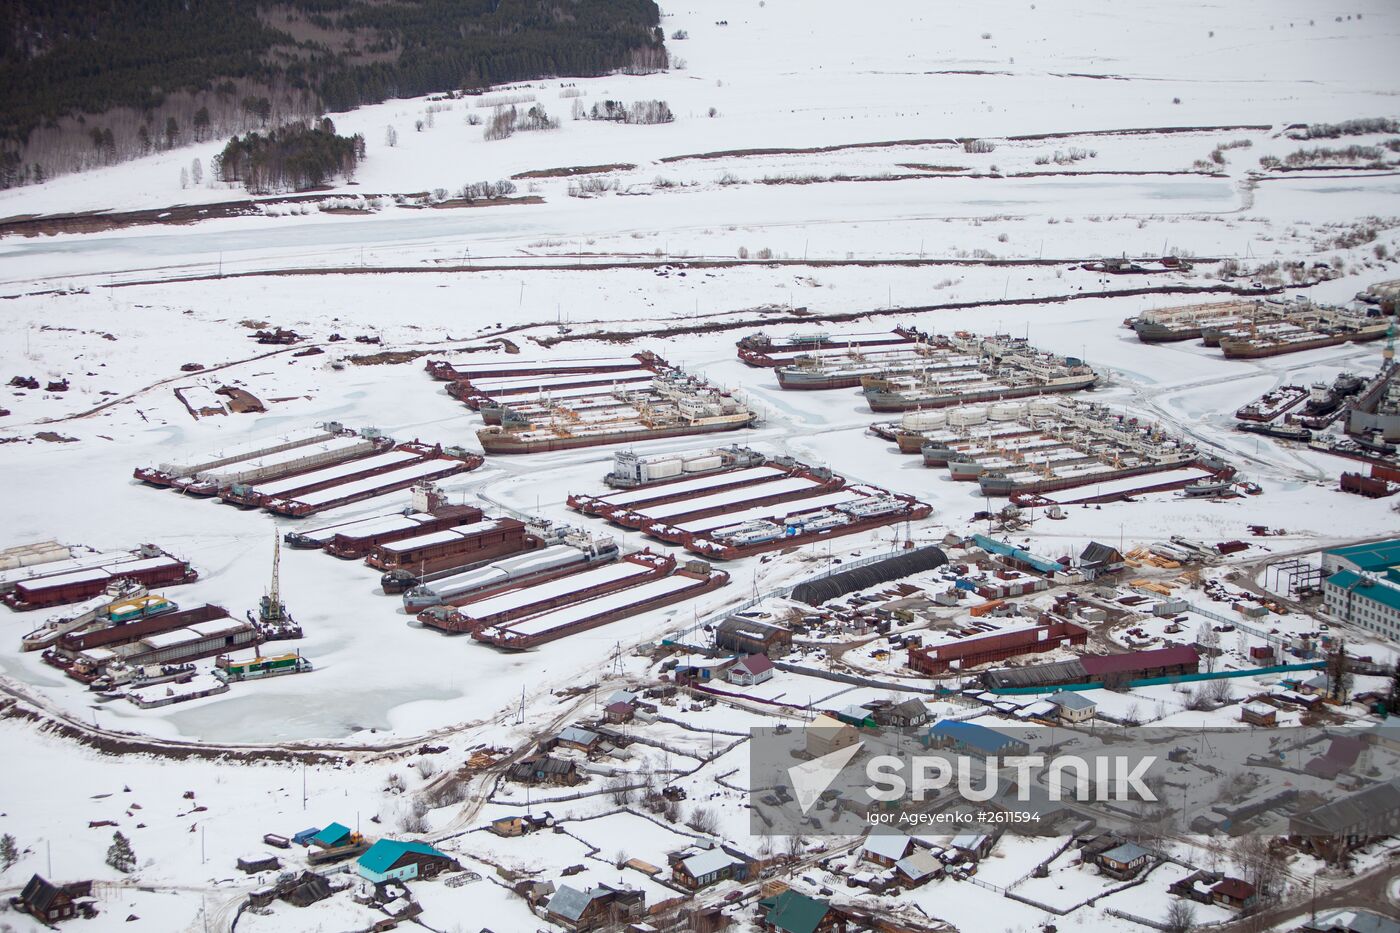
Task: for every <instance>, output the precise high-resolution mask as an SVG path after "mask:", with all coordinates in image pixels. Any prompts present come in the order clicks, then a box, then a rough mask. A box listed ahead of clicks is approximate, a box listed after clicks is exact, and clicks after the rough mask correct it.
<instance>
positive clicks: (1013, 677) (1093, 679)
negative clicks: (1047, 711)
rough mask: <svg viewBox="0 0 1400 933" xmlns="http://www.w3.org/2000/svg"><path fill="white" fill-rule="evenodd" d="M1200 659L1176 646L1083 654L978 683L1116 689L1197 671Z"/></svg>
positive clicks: (1004, 670) (999, 686) (994, 674)
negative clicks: (1082, 685) (1113, 687)
mask: <svg viewBox="0 0 1400 933" xmlns="http://www.w3.org/2000/svg"><path fill="white" fill-rule="evenodd" d="M1200 665H1201V656H1200V655H1199V654H1197V653H1196V649H1195V648H1192V647H1189V646H1185V645H1177V646H1175V647H1172V648H1157V649H1154V650H1152V651H1134V652H1130V653H1128V654H1109V655H1085V656H1084V657H1081V658H1076V659H1075V660H1073V661H1055V662H1052V663H1050V664H1034V665H1031V666H1029V667H1006V668H1000V669H998V670H995V671H987V672H986V673H985V674H983V675H982V682H983V683H984V684H985V685H986V686H987V689H989V690H1014V689H1026V688H1044V687H1059V686H1072V685H1075V684H1100V685H1102V686H1105V687H1112V686H1119V685H1122V684H1125V683H1127V682H1129V681H1133V680H1145V679H1148V678H1154V677H1179V676H1181V675H1184V674H1195V673H1197V672H1198V671H1199V670H1200Z"/></svg>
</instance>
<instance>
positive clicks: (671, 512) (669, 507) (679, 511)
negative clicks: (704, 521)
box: [603, 471, 846, 529]
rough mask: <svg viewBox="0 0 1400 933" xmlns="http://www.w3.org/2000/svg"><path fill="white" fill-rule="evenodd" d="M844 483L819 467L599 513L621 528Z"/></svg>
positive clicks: (799, 494) (717, 512) (753, 504)
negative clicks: (815, 470) (813, 471)
mask: <svg viewBox="0 0 1400 933" xmlns="http://www.w3.org/2000/svg"><path fill="white" fill-rule="evenodd" d="M845 485H846V481H845V479H844V478H843V477H840V476H834V475H832V474H831V473H830V472H827V471H822V474H821V475H804V474H802V473H794V474H792V475H790V476H783V477H780V478H776V479H770V480H768V481H766V482H760V483H754V484H752V485H746V486H741V487H738V488H736V489H726V490H721V491H719V492H714V493H711V494H709V495H704V496H699V497H695V498H682V499H678V500H674V501H672V502H667V503H664V504H658V505H646V506H643V507H639V508H636V509H627V508H615V509H612V510H610V511H608V512H607V513H605V515H604V516H603V517H605V518H606V519H607V520H608V521H610V522H612V523H613V524H615V525H620V526H621V527H623V528H632V529H640V528H645V527H647V526H649V525H652V524H656V523H659V522H665V523H675V522H682V521H688V520H690V519H696V518H708V517H709V516H711V515H724V514H728V513H731V512H734V511H736V510H743V509H750V508H757V507H760V506H769V505H776V504H778V503H782V502H789V501H792V500H794V499H804V498H808V497H810V496H815V495H820V494H821V493H827V492H836V491H837V490H839V489H841V488H842V487H844V486H845Z"/></svg>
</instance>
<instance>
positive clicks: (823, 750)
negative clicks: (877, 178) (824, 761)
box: [805, 713, 860, 758]
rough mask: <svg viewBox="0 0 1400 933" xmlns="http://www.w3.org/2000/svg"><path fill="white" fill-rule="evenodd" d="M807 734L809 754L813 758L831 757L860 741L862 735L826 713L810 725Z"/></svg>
mask: <svg viewBox="0 0 1400 933" xmlns="http://www.w3.org/2000/svg"><path fill="white" fill-rule="evenodd" d="M805 733H806V739H807V754H809V755H811V756H812V757H813V758H820V757H821V756H823V755H830V754H831V753H832V752H836V751H840V750H841V749H843V748H848V747H850V746H852V745H854V744H855V743H856V742H859V741H860V735H859V733H857V732H856V730H855V729H854V728H853V727H851V726H849V725H847V724H846V723H844V722H841V721H839V720H837V719H833V718H832V717H830V716H828V715H827V714H826V713H822V714H821V715H819V716H818V717H817V718H816V719H814V720H812V721H811V722H810V723H808V725H807V728H806V730H805Z"/></svg>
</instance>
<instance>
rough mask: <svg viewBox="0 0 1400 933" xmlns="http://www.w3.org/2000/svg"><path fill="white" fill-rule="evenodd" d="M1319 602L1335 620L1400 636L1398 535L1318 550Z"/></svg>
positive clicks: (1380, 632)
mask: <svg viewBox="0 0 1400 933" xmlns="http://www.w3.org/2000/svg"><path fill="white" fill-rule="evenodd" d="M1322 570H1323V573H1327V574H1329V576H1327V577H1326V578H1325V579H1324V580H1323V581H1322V596H1323V604H1324V606H1325V607H1326V609H1327V612H1328V614H1329V615H1331V616H1333V617H1334V618H1336V619H1337V620H1338V621H1341V622H1345V623H1347V624H1349V625H1355V626H1357V627H1358V628H1363V629H1366V630H1367V631H1370V632H1375V633H1376V634H1378V635H1383V636H1385V637H1386V638H1392V639H1397V638H1400V538H1397V539H1394V540H1390V541H1379V542H1376V543H1374V544H1357V545H1353V546H1352V547H1343V548H1336V549H1334V550H1331V551H1323V552H1322Z"/></svg>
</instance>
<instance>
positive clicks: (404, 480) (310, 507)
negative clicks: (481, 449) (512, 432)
mask: <svg viewBox="0 0 1400 933" xmlns="http://www.w3.org/2000/svg"><path fill="white" fill-rule="evenodd" d="M433 450H434V451H435V453H434V454H433V455H432V456H429V457H426V458H423V459H419V460H415V461H413V462H411V463H408V464H406V465H403V466H399V467H396V468H394V469H390V470H387V471H384V472H381V473H378V474H376V475H374V476H370V477H368V478H365V479H359V480H354V481H352V482H346V483H340V484H337V485H334V486H328V487H325V488H323V489H319V490H317V491H315V492H309V493H301V494H298V495H296V496H293V497H288V498H274V499H267V500H266V501H264V502H263V504H262V505H263V508H264V509H266V510H267V511H269V512H272V513H273V514H275V515H287V516H290V517H293V518H301V517H303V516H306V515H313V514H315V513H317V512H324V511H325V510H326V509H333V508H338V507H340V506H342V505H349V504H350V503H352V502H360V501H362V500H364V499H371V498H373V497H375V496H379V495H383V494H384V493H386V492H395V491H397V490H400V489H407V488H408V487H410V486H415V485H417V484H419V483H422V482H428V481H432V480H440V479H446V478H447V477H449V476H454V475H456V474H458V473H464V472H467V471H469V470H475V469H476V468H477V467H479V466H481V464H482V463H484V462H485V461H484V460H483V459H482V458H481V457H480V456H479V455H477V454H474V453H470V452H468V451H465V450H461V449H460V448H433Z"/></svg>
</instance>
